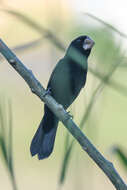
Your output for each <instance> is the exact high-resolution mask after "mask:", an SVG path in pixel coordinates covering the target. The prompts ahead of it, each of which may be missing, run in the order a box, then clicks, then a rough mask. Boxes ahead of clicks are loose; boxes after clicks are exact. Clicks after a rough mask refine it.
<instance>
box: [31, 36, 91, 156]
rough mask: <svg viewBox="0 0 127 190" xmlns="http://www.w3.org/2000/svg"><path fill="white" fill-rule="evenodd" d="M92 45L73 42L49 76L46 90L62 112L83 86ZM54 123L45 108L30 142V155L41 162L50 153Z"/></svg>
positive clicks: (80, 40)
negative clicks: (60, 107)
mask: <svg viewBox="0 0 127 190" xmlns="http://www.w3.org/2000/svg"><path fill="white" fill-rule="evenodd" d="M93 45H94V41H93V40H92V39H90V38H89V37H88V36H80V37H78V38H76V39H75V40H73V41H72V42H71V44H70V46H69V47H68V49H67V51H66V53H65V56H64V57H63V59H61V60H60V61H59V62H58V63H57V65H56V67H55V69H54V70H53V72H52V74H51V76H50V79H49V82H48V86H47V90H48V89H50V91H51V96H52V97H53V98H54V99H55V100H56V101H57V102H58V103H59V104H62V105H63V107H64V108H65V109H67V108H68V107H69V106H70V105H71V104H72V102H73V101H74V100H75V99H76V97H77V96H78V94H79V92H80V90H81V89H82V88H83V87H84V85H85V82H86V76H87V58H88V56H89V55H90V52H91V49H92V47H93ZM58 122H59V120H58V118H57V117H56V116H55V115H54V114H53V113H52V111H50V109H49V108H48V107H47V106H46V105H45V106H44V116H43V119H42V121H41V123H40V125H39V128H38V130H37V132H36V133H35V135H34V137H33V140H32V143H31V147H30V151H31V154H32V156H34V155H36V154H38V158H39V159H44V158H47V157H48V156H49V155H50V154H51V153H52V150H53V147H54V141H55V136H56V131H57V126H58Z"/></svg>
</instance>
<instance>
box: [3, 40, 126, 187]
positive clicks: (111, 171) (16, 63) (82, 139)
mask: <svg viewBox="0 0 127 190" xmlns="http://www.w3.org/2000/svg"><path fill="white" fill-rule="evenodd" d="M0 53H1V54H2V55H3V56H4V57H5V58H6V59H7V61H8V62H9V63H10V65H11V66H12V67H13V68H14V69H15V70H16V71H17V72H18V73H19V74H20V75H21V76H22V78H23V79H24V80H25V81H26V83H27V84H28V86H29V87H30V89H31V91H32V92H33V93H34V94H36V95H37V96H38V97H39V98H40V99H41V100H42V101H44V102H45V104H46V105H47V106H48V107H49V108H50V109H51V110H52V112H53V113H54V114H55V115H56V116H57V117H58V118H59V120H60V121H61V122H62V123H63V124H64V125H65V127H66V128H67V129H68V130H69V132H70V133H71V134H72V135H73V137H74V138H75V139H76V140H77V141H78V142H79V144H80V145H81V147H82V148H83V150H84V151H86V152H87V154H88V155H89V156H90V157H91V158H92V159H93V160H94V161H95V163H96V164H97V165H98V166H99V167H100V168H101V169H102V170H103V172H104V173H105V174H106V175H107V177H108V178H109V179H110V181H111V182H112V184H113V185H114V186H115V188H116V189H117V190H127V186H126V184H125V183H124V182H123V180H122V178H121V177H120V176H119V174H118V173H117V171H116V169H115V168H114V166H113V164H112V163H111V162H109V161H108V160H106V159H105V158H104V157H103V155H102V154H101V153H100V152H99V151H98V150H97V149H96V148H95V147H94V145H93V144H92V143H91V142H90V141H89V139H88V138H87V137H86V136H85V135H84V134H83V133H82V131H81V130H80V129H79V128H78V126H77V125H76V124H75V123H74V122H73V120H72V118H71V117H70V115H69V114H68V113H67V112H66V111H65V110H64V108H63V106H62V105H60V104H58V103H57V102H56V101H55V100H54V99H53V98H52V97H51V96H50V95H49V94H46V91H45V89H44V88H43V87H42V85H41V83H40V82H39V81H38V80H37V79H36V78H35V76H34V75H33V73H32V71H31V70H29V69H27V68H26V67H25V66H24V65H23V64H22V62H21V61H20V60H19V59H18V58H17V57H16V55H15V54H14V53H12V51H11V50H10V49H9V48H8V47H7V46H6V45H5V44H4V42H3V41H2V40H0Z"/></svg>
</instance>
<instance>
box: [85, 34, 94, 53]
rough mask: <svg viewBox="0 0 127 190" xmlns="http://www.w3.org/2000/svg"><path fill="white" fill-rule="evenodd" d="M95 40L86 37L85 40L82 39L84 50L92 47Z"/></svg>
mask: <svg viewBox="0 0 127 190" xmlns="http://www.w3.org/2000/svg"><path fill="white" fill-rule="evenodd" d="M94 44H95V42H94V41H93V40H92V39H91V38H89V37H87V38H86V39H85V40H84V43H83V49H84V50H88V49H92V47H93V46H94Z"/></svg>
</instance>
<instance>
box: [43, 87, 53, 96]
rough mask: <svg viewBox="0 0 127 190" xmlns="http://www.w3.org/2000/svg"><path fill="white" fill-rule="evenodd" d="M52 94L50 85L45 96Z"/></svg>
mask: <svg viewBox="0 0 127 190" xmlns="http://www.w3.org/2000/svg"><path fill="white" fill-rule="evenodd" d="M48 94H49V95H51V87H48V88H47V89H46V92H45V93H44V94H43V97H45V96H46V95H48Z"/></svg>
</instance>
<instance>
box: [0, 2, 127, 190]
mask: <svg viewBox="0 0 127 190" xmlns="http://www.w3.org/2000/svg"><path fill="white" fill-rule="evenodd" d="M74 2H77V1H74ZM79 3H82V1H79ZM91 4H92V2H91ZM77 5H78V4H77ZM80 6H81V5H80ZM83 6H84V11H83ZM83 6H82V11H80V9H79V11H78V12H76V8H75V7H74V3H73V1H70V2H68V1H62V0H61V1H60V0H54V1H48V0H47V1H46V0H42V1H41V0H36V1H33V0H31V1H23V0H22V1H16V0H13V1H11V2H10V1H0V17H1V19H0V26H1V38H2V39H3V40H4V42H5V43H6V44H7V45H8V46H9V47H10V48H12V49H14V52H15V53H16V55H17V56H18V57H19V59H20V60H21V61H22V62H23V63H24V64H25V65H26V66H27V67H28V68H29V69H31V70H32V71H33V73H34V74H35V76H36V77H37V79H38V80H39V81H40V82H41V83H42V84H43V86H44V87H46V84H47V82H48V79H49V76H50V74H51V72H52V70H53V68H54V66H55V64H56V63H57V61H58V60H59V59H60V58H61V57H62V56H63V55H64V52H65V50H64V48H62V47H65V48H67V47H68V45H69V43H70V41H71V40H72V39H74V38H75V37H77V36H79V35H84V34H87V35H89V36H90V37H91V38H92V39H93V40H94V41H95V47H94V48H93V50H92V53H91V56H90V58H89V72H88V77H87V84H86V86H85V88H84V89H83V90H82V91H81V93H80V96H79V97H78V98H77V99H76V101H75V103H74V104H73V105H72V106H71V107H70V108H69V111H71V114H72V115H73V116H74V121H75V122H76V123H77V124H78V125H80V127H82V128H83V131H84V133H85V134H86V135H87V136H88V137H89V138H90V140H91V141H92V143H93V144H94V145H95V146H96V147H97V148H98V149H99V151H100V152H101V153H102V154H103V155H104V156H105V157H106V158H107V159H109V160H110V161H112V162H113V163H114V165H115V167H116V168H117V170H118V172H119V173H120V175H121V176H122V177H123V179H126V172H127V171H126V168H125V167H123V165H122V164H121V162H120V161H121V160H120V158H119V157H118V156H117V155H116V154H114V146H115V147H117V145H120V146H121V147H122V148H124V150H125V152H126V149H127V143H126V137H127V128H126V123H127V117H126V107H127V98H126V96H127V90H126V89H127V88H126V87H127V85H126V82H127V75H126V71H127V66H126V48H125V47H124V46H125V43H123V41H124V42H125V41H126V36H125V35H124V34H123V35H121V34H120V33H119V31H117V30H116V29H115V28H113V27H112V26H109V25H107V23H105V22H104V23H102V22H101V21H99V22H98V20H97V19H96V18H93V17H92V15H88V14H87V15H86V14H84V13H85V5H84V3H83ZM91 6H92V7H93V5H91ZM91 13H92V12H91ZM100 19H101V18H100ZM119 34H120V35H119ZM61 46H62V47H61ZM0 85H1V88H0V107H1V108H0V120H1V122H0V126H1V128H0V129H1V131H0V140H1V139H2V138H3V139H4V144H5V149H6V150H7V151H10V150H11V149H9V147H11V146H10V142H9V140H10V136H9V135H10V133H9V129H10V126H11V125H10V123H11V122H12V129H11V130H12V137H13V150H11V153H10V155H11V156H12V155H13V163H12V167H14V168H13V169H14V171H15V180H16V184H17V187H18V188H17V189H19V190H20V189H24V190H25V189H31V190H33V189H38V190H41V189H45V190H48V189H51V188H52V189H80V190H82V189H91V190H92V189H109V190H110V189H113V188H114V187H113V186H112V184H111V183H110V181H109V180H108V179H107V177H106V176H105V175H104V174H103V172H102V171H101V170H100V169H99V168H98V167H97V166H96V165H95V163H94V162H93V161H91V159H90V158H89V157H88V156H87V154H86V153H84V151H83V150H82V149H81V147H80V146H79V144H78V143H77V142H76V143H74V144H73V151H72V152H71V154H70V155H68V154H67V150H68V147H70V144H71V142H72V140H73V138H72V137H71V135H70V134H68V132H67V130H66V129H65V128H64V127H63V126H62V124H59V129H58V132H57V137H56V143H55V147H54V152H53V154H52V155H51V156H50V157H49V158H48V159H46V160H42V161H38V159H37V158H36V157H33V158H32V157H31V155H30V151H29V147H30V142H31V139H32V137H33V135H34V133H35V131H36V129H37V127H38V125H39V122H40V120H41V118H42V116H43V103H42V102H41V101H40V100H39V99H38V97H36V96H35V95H34V94H32V93H31V92H30V90H29V88H28V86H27V85H26V83H25V82H24V80H23V79H22V78H21V77H20V76H19V75H18V74H17V73H16V72H15V71H14V69H13V68H11V67H10V65H9V64H8V63H7V61H6V60H5V59H3V58H2V57H0ZM8 102H9V105H10V104H11V110H10V111H9V109H10V106H9V105H8ZM9 118H10V120H9ZM83 119H84V120H85V122H82V123H83V124H82V126H81V121H82V120H83ZM8 134H9V135H8ZM0 142H3V141H2V140H1V141H0ZM2 147H3V146H2V143H1V151H0V163H1V164H0V189H8V190H11V189H13V187H14V186H12V184H11V180H10V175H9V173H8V169H7V167H6V166H7V164H5V162H6V158H4V154H3V150H4V148H2ZM115 150H116V149H115ZM65 155H68V157H67V159H68V162H67V160H66V159H65V164H63V160H64V158H65ZM65 167H67V168H66V169H67V170H66V172H65V178H64V176H62V178H61V179H62V180H63V181H62V182H60V176H61V174H62V168H63V169H65ZM62 175H63V174H62ZM61 183H62V184H61Z"/></svg>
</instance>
